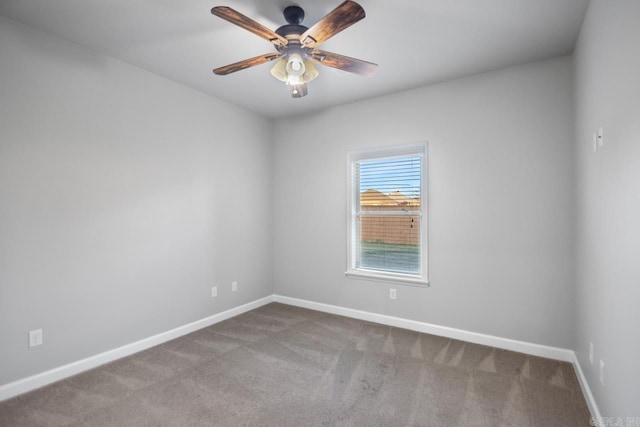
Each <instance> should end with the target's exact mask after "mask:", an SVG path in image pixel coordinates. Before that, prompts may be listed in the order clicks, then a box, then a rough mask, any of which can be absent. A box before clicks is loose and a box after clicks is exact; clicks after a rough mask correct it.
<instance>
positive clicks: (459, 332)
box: [273, 295, 575, 363]
mask: <svg viewBox="0 0 640 427" xmlns="http://www.w3.org/2000/svg"><path fill="white" fill-rule="evenodd" d="M273 300H274V301H276V302H281V303H283V304H289V305H295V306H298V307H304V308H308V309H311V310H318V311H323V312H326V313H332V314H338V315H341V316H346V317H352V318H354V319H360V320H367V321H369V322H375V323H381V324H383V325H388V326H395V327H398V328H404V329H409V330H412V331H417V332H424V333H427V334H432V335H439V336H443V337H447V338H454V339H457V340H461V341H467V342H472V343H475V344H482V345H487V346H491V347H497V348H502V349H505V350H511V351H517V352H520V353H526V354H531V355H533V356H540V357H546V358H549V359H555V360H562V361H563V362H572V363H573V361H574V357H575V356H574V354H573V351H572V350H568V349H565V348H558V347H550V346H546V345H540V344H533V343H529V342H525V341H518V340H512V339H509V338H501V337H496V336H493V335H486V334H480V333H477V332H470V331H465V330H463V329H456V328H450V327H447V326H440V325H434V324H432V323H425V322H417V321H415V320H409V319H403V318H400V317H394V316H387V315H385V314H377V313H371V312H367V311H360V310H354V309H352V308H345V307H339V306H336V305H329V304H322V303H318V302H313V301H307V300H302V299H297V298H290V297H284V296H281V295H274V299H273Z"/></svg>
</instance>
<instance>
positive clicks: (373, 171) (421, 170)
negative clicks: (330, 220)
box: [346, 143, 428, 285]
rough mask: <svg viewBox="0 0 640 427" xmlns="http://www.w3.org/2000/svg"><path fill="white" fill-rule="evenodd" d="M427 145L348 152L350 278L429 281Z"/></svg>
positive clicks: (414, 281) (348, 252) (348, 260)
mask: <svg viewBox="0 0 640 427" xmlns="http://www.w3.org/2000/svg"><path fill="white" fill-rule="evenodd" d="M426 170H427V144H426V143H422V144H414V145H408V146H400V147H394V148H389V149H383V150H370V151H356V152H351V153H349V171H348V172H349V173H348V174H349V185H348V197H349V203H348V206H349V224H348V239H347V240H348V250H347V258H348V259H347V272H346V275H347V276H348V277H358V278H367V279H372V280H383V281H391V282H400V283H407V284H415V285H427V284H428V279H427V219H426V211H427V209H426V204H427V198H426V188H427V187H426V176H427V173H426Z"/></svg>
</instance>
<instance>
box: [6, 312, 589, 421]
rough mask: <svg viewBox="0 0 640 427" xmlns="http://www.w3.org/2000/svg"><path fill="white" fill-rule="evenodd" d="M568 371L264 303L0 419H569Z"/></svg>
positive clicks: (33, 398) (583, 412)
mask: <svg viewBox="0 0 640 427" xmlns="http://www.w3.org/2000/svg"><path fill="white" fill-rule="evenodd" d="M589 419H590V415H589V412H588V409H587V406H586V403H585V401H584V398H583V396H582V394H581V392H580V387H579V385H578V382H577V379H576V376H575V373H574V371H573V367H572V366H571V365H570V364H568V363H564V362H558V361H554V360H549V359H543V358H539V357H533V356H527V355H525V354H521V353H514V352H510V351H505V350H499V349H496V348H492V347H485V346H481V345H476V344H470V343H466V342H462V341H457V340H452V339H448V338H442V337H438V336H433V335H428V334H420V333H417V332H412V331H408V330H404V329H398V328H392V327H388V326H383V325H378V324H374V323H369V322H364V321H360V320H355V319H350V318H346V317H340V316H335V315H329V314H325V313H320V312H316V311H311V310H305V309H301V308H297V307H292V306H287V305H283V304H276V303H274V304H269V305H266V306H264V307H261V308H259V309H257V310H253V311H251V312H248V313H245V314H243V315H240V316H238V317H235V318H233V319H230V320H227V321H225V322H222V323H219V324H217V325H214V326H211V327H208V328H205V329H202V330H200V331H197V332H195V333H193V334H190V335H187V336H184V337H182V338H179V339H176V340H174V341H171V342H168V343H166V344H163V345H160V346H157V347H154V348H152V349H149V350H146V351H143V352H141V353H138V354H135V355H133V356H130V357H127V358H124V359H121V360H118V361H115V362H113V363H110V364H107V365H104V366H102V367H100V368H97V369H94V370H92V371H88V372H86V373H83V374H80V375H77V376H75V377H72V378H69V379H66V380H64V381H60V382H58V383H55V384H52V385H50V386H47V387H44V388H42V389H39V390H35V391H33V392H31V393H27V394H24V395H22V396H18V397H16V398H14V399H11V400H7V401H5V402H2V403H0V425H2V426H62V425H64V426H67V425H69V426H160V425H165V426H218V425H219V426H239V425H243V426H254V425H256V426H324V425H326V426H574V425H580V426H582V425H589Z"/></svg>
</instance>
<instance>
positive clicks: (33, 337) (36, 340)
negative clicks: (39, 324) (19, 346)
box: [29, 329, 42, 347]
mask: <svg viewBox="0 0 640 427" xmlns="http://www.w3.org/2000/svg"><path fill="white" fill-rule="evenodd" d="M40 344H42V329H34V330H33V331H29V347H35V346H37V345H40Z"/></svg>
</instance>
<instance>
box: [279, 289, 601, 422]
mask: <svg viewBox="0 0 640 427" xmlns="http://www.w3.org/2000/svg"><path fill="white" fill-rule="evenodd" d="M273 301H275V302H280V303H283V304H288V305H294V306H297V307H302V308H308V309H310V310H317V311H322V312H325V313H331V314H337V315H340V316H346V317H351V318H354V319H360V320H366V321H369V322H375V323H380V324H383V325H388V326H395V327H398V328H404V329H409V330H412V331H416V332H423V333H427V334H432V335H439V336H443V337H447V338H453V339H458V340H461V341H467V342H472V343H475V344H482V345H487V346H491V347H496V348H501V349H505V350H511V351H517V352H519V353H525V354H530V355H532V356H540V357H546V358H548V359H555V360H561V361H563V362H569V363H572V364H573V366H574V368H575V371H576V376H577V377H578V382H579V383H580V387H581V388H582V393H583V394H584V397H585V400H586V401H587V405H588V406H589V410H590V412H591V416H592V417H594V418H595V419H596V420H600V419H602V418H601V417H600V411H599V409H598V405H597V404H596V401H595V399H594V397H593V394H592V393H591V388H590V387H589V383H588V382H587V379H586V377H585V376H584V373H583V372H582V368H581V367H580V362H579V361H578V358H577V356H576V353H575V352H574V351H573V350H569V349H566V348H559V347H550V346H546V345H540V344H533V343H529V342H526V341H518V340H512V339H509V338H501V337H496V336H493V335H486V334H480V333H477V332H470V331H465V330H463V329H456V328H450V327H447V326H440V325H434V324H431V323H425V322H417V321H415V320H409V319H403V318H400V317H394V316H387V315H384V314H377V313H371V312H368V311H361V310H355V309H352V308H346V307H340V306H337V305H329V304H323V303H319V302H313V301H308V300H302V299H298V298H291V297H285V296H282V295H274V296H273Z"/></svg>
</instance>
